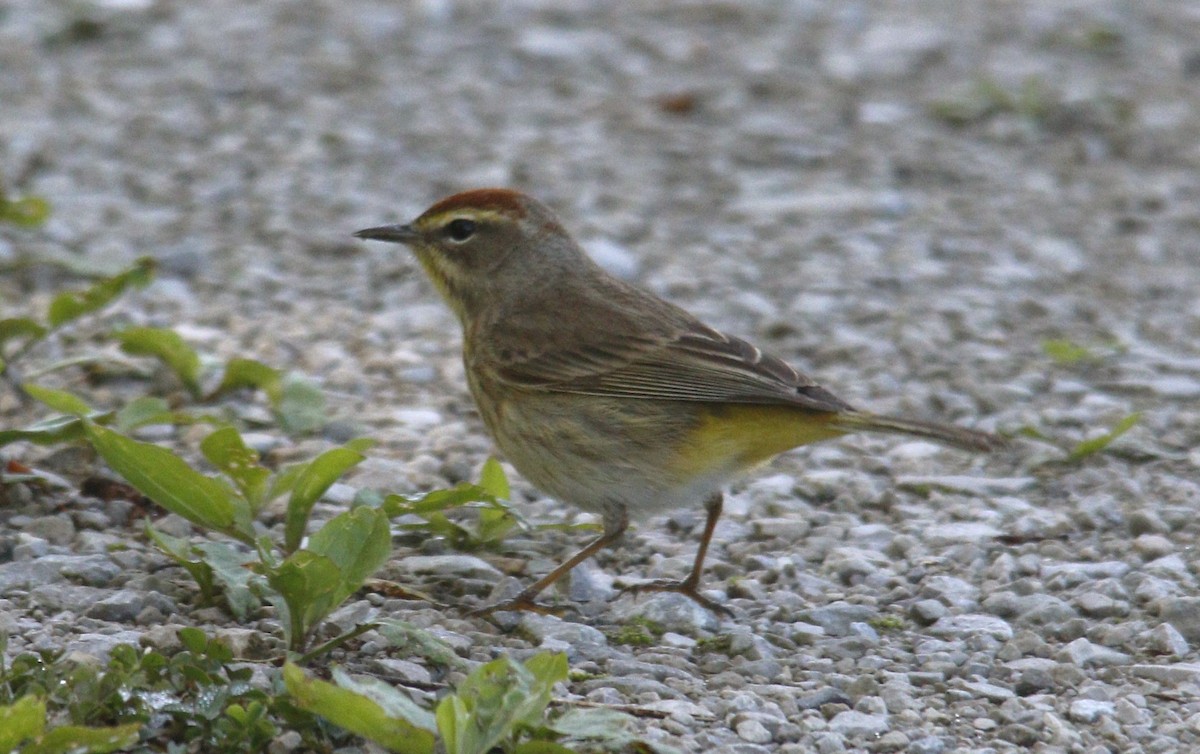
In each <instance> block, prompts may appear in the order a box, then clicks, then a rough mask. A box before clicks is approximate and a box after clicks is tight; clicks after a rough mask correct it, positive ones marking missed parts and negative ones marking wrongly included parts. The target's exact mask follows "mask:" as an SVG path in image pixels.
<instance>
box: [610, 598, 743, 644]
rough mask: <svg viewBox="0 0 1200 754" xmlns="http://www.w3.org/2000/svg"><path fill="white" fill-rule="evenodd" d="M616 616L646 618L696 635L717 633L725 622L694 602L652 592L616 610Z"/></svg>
mask: <svg viewBox="0 0 1200 754" xmlns="http://www.w3.org/2000/svg"><path fill="white" fill-rule="evenodd" d="M614 617H616V618H617V619H618V620H621V621H628V620H629V619H630V618H644V619H645V620H648V621H653V622H655V623H657V624H658V625H660V626H662V627H663V628H665V629H666V630H668V631H674V632H676V633H681V634H685V635H695V634H699V633H701V632H702V631H716V630H717V629H719V628H720V626H721V620H720V618H718V617H717V616H715V615H713V614H712V613H711V612H709V611H708V610H706V609H705V608H703V607H701V606H700V605H698V604H696V603H695V602H693V601H692V600H690V599H688V598H687V597H685V596H683V595H682V594H678V593H675V592H659V593H651V594H650V595H647V596H644V597H643V596H640V595H639V596H638V597H637V598H636V599H633V600H628V601H626V602H625V603H624V604H620V603H618V605H617V606H616V607H615V608H614Z"/></svg>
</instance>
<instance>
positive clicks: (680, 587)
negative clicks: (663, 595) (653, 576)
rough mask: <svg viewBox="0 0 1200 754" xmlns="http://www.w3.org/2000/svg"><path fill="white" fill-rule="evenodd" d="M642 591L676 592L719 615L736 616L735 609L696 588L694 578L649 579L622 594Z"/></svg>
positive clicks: (628, 587) (629, 587)
mask: <svg viewBox="0 0 1200 754" xmlns="http://www.w3.org/2000/svg"><path fill="white" fill-rule="evenodd" d="M642 592H676V593H678V594H682V595H683V596H684V597H687V598H688V599H690V600H691V601H692V602H695V603H696V604H697V605H699V606H700V607H703V608H704V609H706V610H710V611H712V612H713V613H716V614H717V615H723V616H725V617H726V618H734V617H736V614H735V613H734V612H733V610H731V609H729V608H728V607H726V606H725V605H722V604H721V603H719V602H715V601H713V600H711V599H709V598H708V597H705V596H704V595H703V594H701V593H700V591H699V590H698V589H696V581H695V580H693V579H684V580H683V581H671V580H670V579H659V580H657V581H647V582H645V583H643V584H633V585H630V586H627V587H625V588H623V589H622V590H621V594H641V593H642Z"/></svg>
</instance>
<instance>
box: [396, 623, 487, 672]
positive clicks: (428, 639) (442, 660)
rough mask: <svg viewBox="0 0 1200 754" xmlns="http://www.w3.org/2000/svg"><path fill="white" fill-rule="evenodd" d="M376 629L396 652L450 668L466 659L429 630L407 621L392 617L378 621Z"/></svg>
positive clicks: (461, 663) (462, 664)
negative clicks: (422, 658)
mask: <svg viewBox="0 0 1200 754" xmlns="http://www.w3.org/2000/svg"><path fill="white" fill-rule="evenodd" d="M377 630H378V631H379V633H380V634H382V635H383V637H384V638H385V639H387V640H388V641H389V642H391V643H392V645H393V646H395V648H396V650H397V651H398V652H401V653H404V654H407V655H416V656H418V657H424V658H425V659H426V660H428V661H429V662H432V663H434V664H436V665H444V666H447V667H452V668H460V667H463V666H464V665H465V664H466V661H465V660H463V659H462V658H461V657H459V656H458V653H457V652H455V651H454V647H452V646H450V645H449V644H447V643H446V642H444V641H442V640H441V639H439V638H438V637H437V636H435V635H434V634H432V633H430V632H429V631H426V630H425V629H423V628H418V627H417V626H414V625H413V624H411V623H408V622H407V621H402V620H394V619H392V620H384V621H380V623H379V628H378V629H377Z"/></svg>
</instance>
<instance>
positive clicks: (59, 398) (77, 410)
mask: <svg viewBox="0 0 1200 754" xmlns="http://www.w3.org/2000/svg"><path fill="white" fill-rule="evenodd" d="M21 388H22V389H23V390H24V391H25V392H26V393H28V394H29V396H30V397H31V398H33V399H35V400H37V401H38V402H40V403H44V404H45V405H46V406H48V407H50V408H51V409H53V410H54V411H58V412H59V413H63V414H71V415H73V416H89V415H91V414H92V413H94V412H93V410H92V407H91V406H89V405H88V404H87V402H85V401H84V400H83V399H82V398H80V397H79V396H77V395H74V394H72V393H68V392H67V391H66V390H55V389H54V388H50V387H44V386H42V385H31V384H26V385H22V386H21Z"/></svg>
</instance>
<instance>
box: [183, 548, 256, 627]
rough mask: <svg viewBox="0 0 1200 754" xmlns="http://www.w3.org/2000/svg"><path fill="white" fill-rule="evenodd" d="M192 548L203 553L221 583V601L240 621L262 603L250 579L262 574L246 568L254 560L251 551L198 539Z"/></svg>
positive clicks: (252, 579)
mask: <svg viewBox="0 0 1200 754" xmlns="http://www.w3.org/2000/svg"><path fill="white" fill-rule="evenodd" d="M195 547H196V549H197V550H199V551H200V552H201V553H203V554H204V562H205V564H206V565H208V566H209V567H210V568H212V572H213V576H215V577H216V579H217V581H219V582H221V589H222V593H223V594H224V595H225V603H226V604H227V605H228V606H229V612H231V613H233V617H235V618H237V619H238V620H241V621H244V620H246V619H247V618H249V617H250V615H251V614H253V613H254V612H255V611H256V610H258V608H259V607H261V606H262V600H260V599H259V597H258V596H257V595H256V594H255V590H254V582H255V581H261V580H262V577H261V576H259V575H257V574H256V573H254V572H253V571H251V570H250V569H249V568H247V565H248V564H250V563H253V562H254V561H255V557H254V553H252V552H244V551H242V550H238V549H237V548H235V547H232V546H230V545H228V544H226V543H224V542H211V541H210V542H200V543H198V544H196V546H195Z"/></svg>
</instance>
